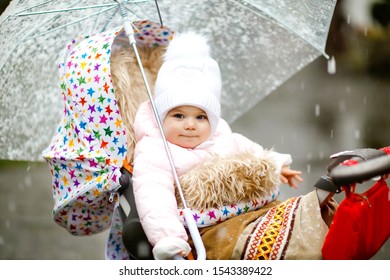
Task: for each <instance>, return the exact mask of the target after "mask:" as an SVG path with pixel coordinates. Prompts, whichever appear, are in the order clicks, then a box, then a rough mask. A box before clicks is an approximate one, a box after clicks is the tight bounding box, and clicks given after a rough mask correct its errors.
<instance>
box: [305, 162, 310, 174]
mask: <svg viewBox="0 0 390 280" xmlns="http://www.w3.org/2000/svg"><path fill="white" fill-rule="evenodd" d="M306 172H307V174H310V173H311V165H310V164H308V165H307V170H306Z"/></svg>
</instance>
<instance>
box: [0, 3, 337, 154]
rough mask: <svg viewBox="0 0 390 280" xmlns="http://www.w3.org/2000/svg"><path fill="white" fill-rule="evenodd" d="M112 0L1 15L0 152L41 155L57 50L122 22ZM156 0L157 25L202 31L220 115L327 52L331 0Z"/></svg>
mask: <svg viewBox="0 0 390 280" xmlns="http://www.w3.org/2000/svg"><path fill="white" fill-rule="evenodd" d="M97 2H99V3H97ZM118 2H119V1H109V0H102V1H87V0H86V1H74V2H72V3H69V2H68V1H66V2H65V1H59V0H58V1H56V0H52V1H50V0H48V1H42V2H40V3H36V2H35V1H21V0H14V1H12V2H11V4H10V5H9V7H8V8H7V9H6V11H5V12H4V13H3V14H2V15H1V17H0V52H1V54H2V56H1V57H0V91H1V93H0V98H1V99H0V117H1V119H2V123H1V132H2V133H1V134H0V147H1V148H0V158H2V159H13V160H41V159H42V157H41V151H42V150H43V149H44V148H45V147H46V146H47V145H48V144H49V142H50V140H51V138H52V136H53V134H54V133H55V130H56V127H57V125H58V122H59V121H60V119H61V112H62V100H61V97H60V95H59V94H58V93H57V91H58V90H57V89H58V86H59V84H58V78H57V75H58V74H57V73H58V72H57V69H56V59H57V56H58V53H59V52H60V50H61V49H62V48H63V47H64V46H65V45H66V44H68V42H70V41H71V40H72V39H73V38H75V37H77V36H79V35H88V34H94V33H101V32H103V31H104V30H110V29H112V28H114V27H117V26H121V25H122V23H121V21H122V19H121V16H120V15H119V8H118V6H117V5H118ZM123 3H124V4H126V10H127V12H128V17H129V18H130V19H131V20H137V19H145V18H147V19H150V20H153V21H159V15H158V13H157V10H156V5H155V1H145V0H133V1H130V0H129V1H123ZM158 3H159V7H160V10H161V15H162V19H163V23H164V24H165V25H167V26H169V27H170V28H172V29H173V30H176V31H177V32H180V31H184V30H188V29H190V30H196V31H198V32H202V33H204V34H205V35H206V36H208V37H209V39H210V45H211V48H212V50H213V54H212V56H213V57H214V58H215V59H216V60H217V61H218V62H219V64H220V68H221V73H222V78H223V93H222V116H223V117H224V118H225V119H226V120H227V121H228V122H233V121H234V120H236V119H237V118H238V117H240V116H241V115H242V114H244V113H245V112H246V111H248V110H249V109H250V108H251V107H253V106H254V105H255V104H256V103H257V102H258V101H260V100H261V99H262V98H264V97H265V96H267V95H268V94H269V93H270V92H272V91H273V90H274V89H276V88H277V87H278V86H279V85H281V84H282V83H283V82H284V81H286V80H287V79H288V78H290V77H291V76H292V75H294V74H295V73H296V72H298V71H299V70H300V69H302V68H303V67H304V66H305V65H307V64H308V63H310V62H311V61H313V60H314V59H315V58H317V57H318V56H320V55H321V54H325V52H324V49H325V43H326V38H327V34H328V28H329V25H330V21H331V18H332V14H333V9H334V6H335V3H336V0H301V1H288V0H277V1H276V0H275V1H271V0H263V1H255V0H249V1H243V0H228V1H222V0H212V1H209V0H207V1H206V0H200V1H173V0H160V1H159V2H158ZM65 10H66V11H65Z"/></svg>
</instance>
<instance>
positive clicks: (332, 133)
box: [330, 129, 334, 139]
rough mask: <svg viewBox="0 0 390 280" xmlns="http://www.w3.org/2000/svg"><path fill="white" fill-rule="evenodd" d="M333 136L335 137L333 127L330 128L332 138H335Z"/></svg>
mask: <svg viewBox="0 0 390 280" xmlns="http://www.w3.org/2000/svg"><path fill="white" fill-rule="evenodd" d="M333 137H334V130H333V129H331V130H330V139H333Z"/></svg>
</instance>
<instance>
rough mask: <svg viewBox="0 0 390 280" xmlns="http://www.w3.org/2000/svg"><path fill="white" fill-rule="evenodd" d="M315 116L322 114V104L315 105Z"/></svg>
mask: <svg viewBox="0 0 390 280" xmlns="http://www.w3.org/2000/svg"><path fill="white" fill-rule="evenodd" d="M314 111H315V116H316V117H319V116H320V104H316V105H315V110H314Z"/></svg>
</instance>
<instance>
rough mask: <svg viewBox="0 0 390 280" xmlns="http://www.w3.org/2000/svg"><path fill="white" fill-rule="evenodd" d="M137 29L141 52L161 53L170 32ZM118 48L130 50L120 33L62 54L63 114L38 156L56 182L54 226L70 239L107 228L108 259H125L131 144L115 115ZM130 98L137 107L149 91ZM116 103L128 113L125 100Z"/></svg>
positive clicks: (148, 25) (150, 26)
mask: <svg viewBox="0 0 390 280" xmlns="http://www.w3.org/2000/svg"><path fill="white" fill-rule="evenodd" d="M134 25H135V26H136V28H137V30H138V33H136V34H135V38H136V40H137V45H140V46H141V47H142V48H149V49H154V48H159V47H163V46H165V45H166V44H167V43H168V41H169V40H170V39H171V37H172V31H170V30H169V29H167V28H161V27H160V25H159V24H155V23H153V22H149V21H137V22H135V23H134ZM126 47H127V49H126ZM122 49H125V51H131V49H129V44H128V43H127V38H126V36H125V34H124V32H123V31H122V28H121V27H120V28H117V29H115V30H111V31H108V32H104V33H100V34H96V35H93V36H86V37H80V38H77V39H75V40H73V41H72V42H71V43H70V44H69V45H68V46H67V47H66V48H65V50H64V52H63V53H62V54H61V55H60V61H59V63H58V68H59V74H60V75H59V78H60V88H61V94H62V96H63V100H64V105H65V107H64V115H63V118H62V120H61V122H60V124H59V126H58V129H57V131H56V133H55V135H54V137H53V139H52V141H51V143H50V146H49V147H48V148H47V149H46V150H45V151H43V156H44V158H45V159H46V161H47V162H48V164H49V167H50V172H51V175H52V178H53V180H52V181H53V184H52V192H53V199H54V208H53V216H54V220H55V222H56V223H58V224H59V225H61V226H62V227H64V228H65V229H66V230H67V231H69V232H70V233H71V234H73V235H90V234H94V233H98V232H101V231H103V230H106V229H107V228H109V227H110V226H111V232H110V234H109V241H108V243H107V252H106V257H107V258H110V259H126V258H128V254H127V252H126V250H125V248H124V247H123V245H122V241H121V228H122V221H121V218H120V216H119V213H118V210H117V206H118V203H117V200H118V197H117V191H118V189H119V188H120V187H121V185H120V182H119V179H120V177H121V170H120V169H121V168H122V167H123V166H128V164H127V162H131V157H132V154H131V152H132V151H131V147H132V144H133V143H129V141H131V137H129V134H131V129H129V125H127V124H126V118H125V117H124V116H123V115H124V114H122V115H121V113H120V104H119V101H118V100H117V97H116V95H115V89H114V86H113V76H112V69H111V61H112V58H113V57H112V55H113V53H114V52H117V53H119V52H120V51H122ZM128 94H129V99H131V98H133V100H134V101H133V100H132V101H131V102H132V103H133V104H130V105H132V106H134V107H136V106H137V105H139V103H140V102H141V101H144V100H146V98H147V96H146V93H145V96H142V97H138V98H136V97H134V96H132V91H131V90H129V92H128ZM121 101H123V106H124V107H125V106H126V107H127V105H128V104H127V103H126V100H121ZM134 103H135V104H134ZM137 103H138V104H137ZM129 110H131V108H129ZM130 118H131V117H130ZM129 131H130V132H129ZM129 139H130V140H129ZM129 147H130V148H129Z"/></svg>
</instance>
